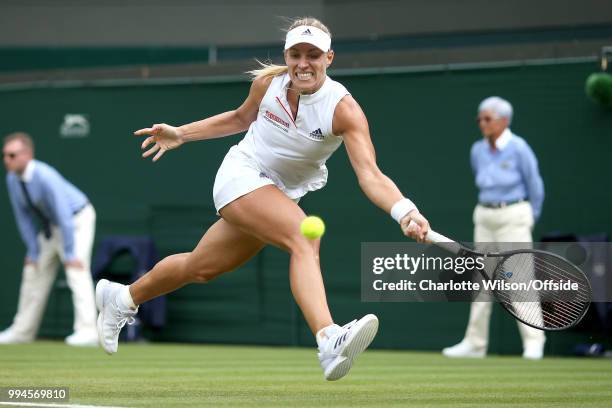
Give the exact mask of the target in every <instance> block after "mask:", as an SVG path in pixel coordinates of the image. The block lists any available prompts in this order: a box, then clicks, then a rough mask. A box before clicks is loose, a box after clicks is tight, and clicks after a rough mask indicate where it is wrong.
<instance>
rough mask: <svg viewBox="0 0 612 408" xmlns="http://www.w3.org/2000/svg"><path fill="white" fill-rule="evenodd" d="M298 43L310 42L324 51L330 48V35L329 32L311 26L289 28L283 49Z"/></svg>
mask: <svg viewBox="0 0 612 408" xmlns="http://www.w3.org/2000/svg"><path fill="white" fill-rule="evenodd" d="M300 43H308V44H312V45H314V46H315V47H317V48H318V49H320V50H321V51H325V52H327V51H329V50H330V49H331V37H330V36H329V34H327V33H326V32H325V31H323V30H321V29H320V28H317V27H313V26H307V25H303V26H299V27H295V28H294V29H293V30H290V31H289V32H288V33H287V37H285V50H288V49H289V48H291V47H293V46H294V45H295V44H300Z"/></svg>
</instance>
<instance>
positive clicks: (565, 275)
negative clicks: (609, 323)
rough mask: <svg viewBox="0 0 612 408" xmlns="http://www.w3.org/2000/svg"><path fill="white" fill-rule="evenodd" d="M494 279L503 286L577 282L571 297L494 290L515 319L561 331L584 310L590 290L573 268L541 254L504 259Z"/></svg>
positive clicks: (545, 292)
mask: <svg viewBox="0 0 612 408" xmlns="http://www.w3.org/2000/svg"><path fill="white" fill-rule="evenodd" d="M495 272H496V273H495V275H494V279H498V280H505V281H507V282H506V283H509V282H516V283H527V282H528V281H530V280H534V279H538V280H541V281H553V282H557V283H561V282H569V283H570V284H574V283H577V284H578V290H576V291H572V295H573V296H572V298H571V299H570V298H569V296H568V294H563V293H562V292H561V291H558V290H553V289H552V288H551V289H545V288H542V289H541V290H535V289H533V288H532V289H531V290H526V289H525V288H524V287H521V288H520V289H515V290H513V289H505V288H502V289H500V290H497V291H496V294H497V295H498V298H499V300H500V301H501V302H502V304H504V306H505V307H506V308H507V309H508V310H509V311H510V312H511V313H512V314H514V315H515V316H516V317H517V318H518V319H519V320H522V321H523V322H525V323H527V324H530V325H532V326H535V327H539V328H545V329H562V328H567V327H570V326H571V325H573V324H574V323H575V322H576V321H578V320H579V319H580V318H581V317H582V316H583V315H584V313H585V312H586V309H587V308H588V305H589V302H590V298H591V289H590V285H589V284H588V281H587V280H586V277H585V276H584V274H582V272H580V270H578V269H577V268H576V267H575V266H574V265H572V264H570V263H568V262H566V261H564V260H563V259H560V258H557V257H556V256H553V255H549V254H543V253H532V252H527V253H518V254H514V255H511V256H510V257H508V258H506V259H504V260H503V261H502V262H501V263H500V264H499V265H498V267H497V268H496V271H495Z"/></svg>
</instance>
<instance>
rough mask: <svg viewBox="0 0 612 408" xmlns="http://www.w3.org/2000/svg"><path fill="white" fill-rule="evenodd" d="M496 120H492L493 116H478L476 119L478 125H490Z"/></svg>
mask: <svg viewBox="0 0 612 408" xmlns="http://www.w3.org/2000/svg"><path fill="white" fill-rule="evenodd" d="M494 120H495V118H492V117H491V116H483V117H480V116H478V117H477V118H476V123H480V122H484V123H490V122H493V121H494Z"/></svg>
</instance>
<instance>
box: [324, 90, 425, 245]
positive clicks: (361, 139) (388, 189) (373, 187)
mask: <svg viewBox="0 0 612 408" xmlns="http://www.w3.org/2000/svg"><path fill="white" fill-rule="evenodd" d="M333 132H334V134H336V135H342V136H343V139H344V144H345V146H346V151H347V153H348V156H349V159H350V161H351V165H352V166H353V170H354V171H355V174H356V175H357V179H358V181H359V186H360V187H361V189H362V190H363V192H364V193H365V195H366V196H367V197H368V198H369V199H370V201H372V202H373V203H374V204H375V205H377V206H378V207H380V208H381V209H383V210H384V211H386V212H387V213H390V214H392V215H393V216H394V217H396V215H397V214H396V213H397V211H400V215H399V216H397V219H398V221H399V222H400V226H401V228H402V232H403V233H404V234H405V235H407V236H409V237H411V238H413V239H416V240H417V241H419V242H422V241H424V240H425V236H426V234H427V231H429V223H428V221H427V219H425V217H423V215H421V214H420V213H419V211H418V210H417V209H416V208H415V209H412V210H409V212H407V213H406V212H404V213H401V211H402V210H401V208H402V207H403V208H408V207H406V206H403V205H401V204H400V205H399V206H396V204H398V203H400V202H401V201H403V200H404V196H403V195H402V193H401V192H400V190H399V189H398V188H397V186H396V185H395V183H394V182H393V181H392V180H391V179H390V178H389V177H387V176H386V175H385V174H383V172H382V171H380V169H379V168H378V165H377V164H376V152H375V150H374V145H373V144H372V139H371V137H370V130H369V128H368V121H367V119H366V117H365V114H364V113H363V111H362V110H361V107H360V106H359V104H358V103H357V101H355V99H353V98H352V97H351V96H350V95H347V96H345V97H344V98H343V99H342V100H341V101H340V102H339V103H338V105H337V106H336V111H335V112H334V122H333ZM410 221H414V223H412V224H411V223H410Z"/></svg>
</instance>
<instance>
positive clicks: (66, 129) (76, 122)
mask: <svg viewBox="0 0 612 408" xmlns="http://www.w3.org/2000/svg"><path fill="white" fill-rule="evenodd" d="M89 129H90V126H89V120H88V119H87V115H84V114H81V113H67V114H66V115H64V122H63V123H62V124H61V126H60V129H59V131H60V136H61V137H63V138H78V137H87V136H89Z"/></svg>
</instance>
